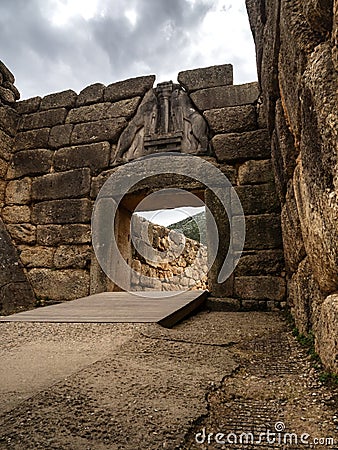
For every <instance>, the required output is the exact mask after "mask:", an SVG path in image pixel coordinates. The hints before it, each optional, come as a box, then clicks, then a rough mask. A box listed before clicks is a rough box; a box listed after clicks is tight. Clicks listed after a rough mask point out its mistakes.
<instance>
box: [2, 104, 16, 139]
mask: <svg viewBox="0 0 338 450" xmlns="http://www.w3.org/2000/svg"><path fill="white" fill-rule="evenodd" d="M18 122H19V115H18V113H17V112H16V111H15V109H13V108H10V107H9V106H1V107H0V127H1V128H2V129H3V130H4V131H5V133H7V134H9V135H10V136H12V137H13V136H15V133H16V131H17V128H18Z"/></svg>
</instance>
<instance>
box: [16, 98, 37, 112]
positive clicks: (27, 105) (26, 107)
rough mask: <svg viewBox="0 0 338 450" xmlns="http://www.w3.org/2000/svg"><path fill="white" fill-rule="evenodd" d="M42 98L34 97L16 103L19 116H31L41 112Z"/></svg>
mask: <svg viewBox="0 0 338 450" xmlns="http://www.w3.org/2000/svg"><path fill="white" fill-rule="evenodd" d="M40 103H41V97H32V98H29V99H27V100H21V101H20V102H16V104H15V109H16V111H17V112H18V113H19V114H30V113H34V112H36V111H38V110H39V108H40Z"/></svg>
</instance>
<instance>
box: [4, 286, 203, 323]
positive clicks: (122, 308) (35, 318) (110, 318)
mask: <svg viewBox="0 0 338 450" xmlns="http://www.w3.org/2000/svg"><path fill="white" fill-rule="evenodd" d="M166 295H167V292H160V291H149V293H147V297H140V296H137V295H133V294H132V293H129V292H103V293H101V294H95V295H90V296H88V297H84V298H79V299H77V300H72V301H67V302H64V303H59V304H58V305H51V306H45V307H42V308H37V309H34V310H30V311H25V312H21V313H18V314H13V315H11V316H1V317H0V322H73V323H75V322H77V323H81V322H96V323H100V322H101V323H123V322H127V323H141V322H152V323H158V324H160V325H162V326H164V327H167V328H170V327H172V326H174V325H175V324H176V323H177V322H179V321H180V320H182V319H184V318H185V317H186V316H187V315H189V314H190V313H192V312H193V311H194V310H195V309H197V308H198V307H199V306H201V305H202V304H203V302H204V301H205V300H206V298H207V296H208V292H207V291H187V292H184V291H177V295H174V296H171V297H166Z"/></svg>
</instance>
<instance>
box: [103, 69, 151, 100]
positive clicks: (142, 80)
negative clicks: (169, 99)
mask: <svg viewBox="0 0 338 450" xmlns="http://www.w3.org/2000/svg"><path fill="white" fill-rule="evenodd" d="M154 82H155V75H149V76H144V77H137V78H130V79H128V80H124V81H118V82H117V83H113V84H110V85H109V86H107V87H106V89H105V91H104V101H105V102H117V101H119V100H124V99H126V98H132V97H136V96H143V95H144V94H145V93H146V92H147V91H148V90H149V89H151V88H152V87H153V84H154Z"/></svg>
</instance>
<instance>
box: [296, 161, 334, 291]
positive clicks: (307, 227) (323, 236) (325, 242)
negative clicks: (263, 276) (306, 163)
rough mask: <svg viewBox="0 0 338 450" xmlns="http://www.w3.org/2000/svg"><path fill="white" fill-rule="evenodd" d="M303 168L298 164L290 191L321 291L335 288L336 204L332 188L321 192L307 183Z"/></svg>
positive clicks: (306, 248)
mask: <svg viewBox="0 0 338 450" xmlns="http://www.w3.org/2000/svg"><path fill="white" fill-rule="evenodd" d="M307 170H308V168H307V169H306V170H304V168H303V165H302V164H299V165H298V166H297V168H296V170H295V175H294V181H293V185H294V191H295V198H296V203H297V210H298V215H299V219H300V225H301V230H302V236H303V241H304V246H305V250H306V253H307V255H308V257H309V260H310V262H311V268H312V271H313V274H314V277H315V279H316V280H317V282H318V283H319V286H320V288H321V289H322V290H323V292H328V293H330V292H334V291H336V290H337V288H338V272H337V267H338V229H337V223H338V206H337V196H336V193H335V191H332V192H330V191H329V190H328V191H326V192H321V190H320V189H318V187H317V186H316V185H310V184H307V176H308V175H307V173H306V172H307Z"/></svg>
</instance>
